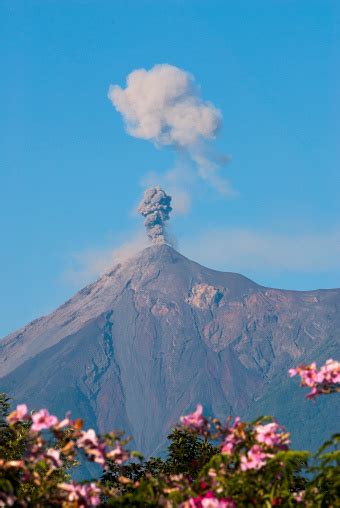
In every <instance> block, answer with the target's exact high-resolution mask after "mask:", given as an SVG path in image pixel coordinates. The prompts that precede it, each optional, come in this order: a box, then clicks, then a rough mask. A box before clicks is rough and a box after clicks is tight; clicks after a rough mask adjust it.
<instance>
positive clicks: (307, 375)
mask: <svg viewBox="0 0 340 508" xmlns="http://www.w3.org/2000/svg"><path fill="white" fill-rule="evenodd" d="M297 374H298V375H299V376H300V378H301V386H307V387H308V388H311V391H310V393H309V394H308V395H307V398H308V399H314V398H315V397H316V396H317V395H321V394H328V393H335V392H339V391H340V362H336V361H335V360H332V359H331V358H330V359H329V360H327V362H326V363H325V365H323V366H322V367H321V368H320V370H318V369H317V367H316V364H315V363H311V364H310V365H300V367H298V368H297V369H290V370H289V375H290V376H291V377H293V376H296V375H297Z"/></svg>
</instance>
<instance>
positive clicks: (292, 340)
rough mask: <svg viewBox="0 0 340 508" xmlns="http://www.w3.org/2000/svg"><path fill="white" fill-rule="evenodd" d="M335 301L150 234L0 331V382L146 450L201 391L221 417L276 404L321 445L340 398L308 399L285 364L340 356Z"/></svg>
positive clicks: (302, 437)
mask: <svg viewBox="0 0 340 508" xmlns="http://www.w3.org/2000/svg"><path fill="white" fill-rule="evenodd" d="M339 310H340V290H339V289H334V290H316V291H301V292H298V291H286V290H279V289H270V288H266V287H263V286H259V285H258V284H256V283H254V282H252V281H251V280H249V279H247V278H246V277H243V276H242V275H238V274H235V273H222V272H218V271H215V270H211V269H208V268H204V267H203V266H200V265H199V264H197V263H195V262H193V261H190V260H189V259H187V258H185V257H184V256H182V255H181V254H179V253H178V252H177V251H175V250H174V249H173V248H171V247H169V246H168V245H166V244H163V245H154V246H151V247H148V248H146V249H145V250H143V251H142V252H141V253H139V254H138V255H137V256H136V257H134V258H132V259H130V260H128V261H126V262H124V263H122V264H118V265H117V266H115V267H114V268H113V269H112V271H110V272H109V273H106V274H105V275H103V276H102V277H101V278H100V279H99V280H97V281H96V282H95V283H93V284H90V285H89V286H87V287H85V288H84V289H82V290H81V291H79V293H77V294H76V295H75V296H74V297H73V298H71V299H70V300H68V301H67V302H66V303H65V304H63V305H62V306H61V307H59V308H58V309H57V310H56V311H54V312H53V313H52V314H50V315H48V316H45V317H42V318H40V319H37V320H35V321H33V322H32V323H30V324H28V325H27V326H25V327H24V328H22V329H21V330H19V331H17V332H15V333H13V334H11V335H9V336H7V337H6V338H5V339H3V340H2V341H1V342H0V349H1V355H0V376H1V379H0V390H1V391H5V392H7V393H8V394H9V395H10V396H11V397H13V398H14V400H15V401H17V402H26V403H28V404H29V406H30V407H31V408H39V407H48V408H49V410H50V411H51V412H54V413H56V414H58V415H59V416H62V415H63V414H64V413H65V412H66V411H67V410H69V409H72V413H73V415H74V416H80V417H82V418H84V420H85V421H86V424H87V425H88V426H93V427H95V428H97V429H98V430H99V431H101V432H103V431H107V430H111V429H124V430H125V431H126V432H127V434H129V435H131V436H133V439H134V442H133V447H135V448H137V449H139V450H141V451H142V452H143V453H145V454H146V455H150V454H156V453H159V452H160V451H162V449H163V448H164V445H165V443H166V436H167V433H168V431H169V429H170V428H171V426H172V425H173V424H174V423H176V421H177V420H178V417H179V416H180V415H181V414H185V413H187V412H189V411H190V410H192V409H194V408H195V407H196V404H197V403H198V402H201V403H202V404H203V406H204V408H205V413H206V414H214V415H217V416H220V417H226V416H227V415H233V416H236V415H240V416H241V417H245V418H250V417H256V416H260V415H262V414H273V415H274V416H275V417H277V418H278V420H279V421H280V422H281V423H283V424H285V425H286V426H287V427H288V429H289V430H290V431H291V432H292V437H293V443H294V444H295V445H296V446H298V447H300V448H315V447H316V446H317V445H318V444H319V443H320V442H321V441H322V440H323V439H325V438H326V437H328V436H329V435H330V434H331V433H332V432H335V431H336V430H338V429H336V422H337V421H339V420H340V412H339V405H338V403H337V400H336V397H335V396H329V397H323V398H322V397H321V398H320V400H317V402H316V403H313V402H311V401H306V400H305V398H304V395H305V393H304V391H303V390H301V388H299V387H298V381H297V380H295V379H294V380H292V379H289V378H288V375H287V371H288V369H289V368H290V367H293V366H296V365H298V364H300V363H301V362H310V361H313V360H315V361H317V362H319V363H320V362H323V361H324V360H326V359H327V358H329V357H336V351H339V339H340V312H339ZM336 404H337V405H336Z"/></svg>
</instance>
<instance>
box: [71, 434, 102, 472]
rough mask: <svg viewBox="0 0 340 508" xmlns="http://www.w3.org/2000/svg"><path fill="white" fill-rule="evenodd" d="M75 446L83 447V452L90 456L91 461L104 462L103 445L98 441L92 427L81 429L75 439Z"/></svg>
mask: <svg viewBox="0 0 340 508" xmlns="http://www.w3.org/2000/svg"><path fill="white" fill-rule="evenodd" d="M77 446H78V447H79V448H84V451H85V453H86V454H87V455H89V456H90V458H91V460H92V461H93V462H97V463H98V464H102V465H104V464H105V445H104V443H100V442H99V439H98V436H97V435H96V433H95V431H94V430H93V429H89V430H88V431H86V432H85V431H82V433H81V436H80V437H79V438H78V439H77Z"/></svg>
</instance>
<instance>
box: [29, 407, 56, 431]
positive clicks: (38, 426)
mask: <svg viewBox="0 0 340 508" xmlns="http://www.w3.org/2000/svg"><path fill="white" fill-rule="evenodd" d="M32 422H33V424H32V427H31V430H32V431H33V432H40V431H41V430H44V429H50V428H51V427H53V425H56V424H57V423H58V418H57V417H56V416H54V415H50V413H49V412H48V411H47V409H40V411H37V412H36V413H33V415H32Z"/></svg>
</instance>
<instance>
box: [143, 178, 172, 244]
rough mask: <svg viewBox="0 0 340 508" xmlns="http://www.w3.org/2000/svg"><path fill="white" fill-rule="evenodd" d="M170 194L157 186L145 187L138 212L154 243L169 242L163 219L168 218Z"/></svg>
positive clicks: (170, 208)
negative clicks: (143, 219) (143, 218)
mask: <svg viewBox="0 0 340 508" xmlns="http://www.w3.org/2000/svg"><path fill="white" fill-rule="evenodd" d="M170 203H171V196H169V195H168V194H166V192H165V191H164V190H163V189H161V188H160V187H159V186H157V187H151V188H149V189H146V191H145V192H144V196H143V199H142V201H141V202H140V204H139V206H138V212H139V213H140V214H141V215H143V217H145V221H144V225H145V227H146V231H147V235H148V237H149V238H150V240H151V241H152V243H154V244H160V243H170V241H169V238H168V236H167V234H166V229H165V221H167V220H169V219H170V212H171V210H172V207H171V206H170Z"/></svg>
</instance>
